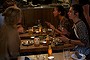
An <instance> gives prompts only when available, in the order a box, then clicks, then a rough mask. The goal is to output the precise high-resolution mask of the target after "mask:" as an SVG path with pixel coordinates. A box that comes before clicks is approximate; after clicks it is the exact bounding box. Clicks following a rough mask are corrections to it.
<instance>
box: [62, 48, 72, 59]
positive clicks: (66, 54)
mask: <svg viewBox="0 0 90 60" xmlns="http://www.w3.org/2000/svg"><path fill="white" fill-rule="evenodd" d="M63 59H64V60H69V59H70V49H69V48H64V49H63Z"/></svg>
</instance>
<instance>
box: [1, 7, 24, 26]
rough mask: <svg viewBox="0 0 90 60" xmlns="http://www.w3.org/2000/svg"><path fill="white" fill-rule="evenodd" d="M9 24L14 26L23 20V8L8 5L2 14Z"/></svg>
mask: <svg viewBox="0 0 90 60" xmlns="http://www.w3.org/2000/svg"><path fill="white" fill-rule="evenodd" d="M2 15H3V16H4V17H5V18H4V21H5V23H6V24H7V25H10V26H14V25H16V24H17V23H18V22H19V21H21V16H22V15H21V9H19V8H17V7H14V6H11V7H8V8H7V9H6V10H5V11H4V12H3V14H2Z"/></svg>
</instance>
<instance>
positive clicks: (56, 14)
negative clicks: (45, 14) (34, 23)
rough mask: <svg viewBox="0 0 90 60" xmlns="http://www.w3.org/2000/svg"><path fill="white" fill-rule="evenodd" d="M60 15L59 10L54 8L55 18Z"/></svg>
mask: <svg viewBox="0 0 90 60" xmlns="http://www.w3.org/2000/svg"><path fill="white" fill-rule="evenodd" d="M59 14H60V13H59V12H58V9H57V8H54V11H53V15H54V17H57V16H58V15H59Z"/></svg>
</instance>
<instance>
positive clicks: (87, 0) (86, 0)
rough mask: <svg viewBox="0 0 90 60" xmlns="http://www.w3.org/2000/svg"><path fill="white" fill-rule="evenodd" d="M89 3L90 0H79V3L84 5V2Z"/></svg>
mask: <svg viewBox="0 0 90 60" xmlns="http://www.w3.org/2000/svg"><path fill="white" fill-rule="evenodd" d="M89 3H90V1H89V0H79V4H80V5H82V6H83V5H86V4H89Z"/></svg>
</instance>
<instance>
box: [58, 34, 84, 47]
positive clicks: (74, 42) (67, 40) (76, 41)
mask: <svg viewBox="0 0 90 60" xmlns="http://www.w3.org/2000/svg"><path fill="white" fill-rule="evenodd" d="M60 39H61V40H62V41H63V42H65V43H70V44H74V45H82V46H83V45H84V43H82V42H81V41H80V40H72V39H69V38H67V37H66V36H63V35H62V37H60Z"/></svg>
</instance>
